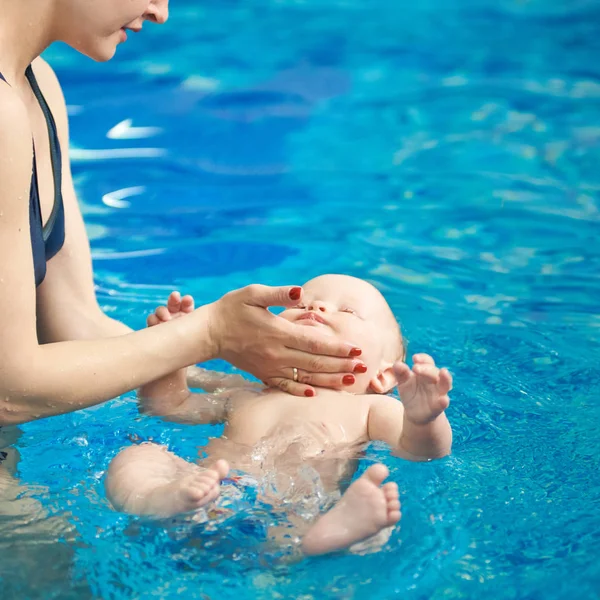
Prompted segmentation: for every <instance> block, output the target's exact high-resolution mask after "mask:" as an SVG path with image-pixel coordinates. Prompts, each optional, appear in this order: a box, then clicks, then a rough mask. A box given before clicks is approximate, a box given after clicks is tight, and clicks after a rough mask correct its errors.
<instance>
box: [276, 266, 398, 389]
mask: <svg viewBox="0 0 600 600" xmlns="http://www.w3.org/2000/svg"><path fill="white" fill-rule="evenodd" d="M303 290H304V293H303V296H302V298H301V300H300V302H299V303H298V305H297V306H295V307H293V308H290V309H287V310H285V311H284V312H283V313H281V316H282V317H283V318H285V319H287V320H288V321H292V322H294V323H296V324H298V325H304V326H307V327H318V328H319V329H322V330H323V331H324V332H327V333H329V334H330V335H333V336H335V337H337V338H339V339H340V340H344V341H347V342H352V343H354V344H357V345H358V346H359V347H360V348H361V350H362V354H361V356H360V360H362V361H363V362H364V363H365V365H366V366H367V369H368V370H367V372H366V373H365V374H356V375H355V377H356V383H355V384H354V385H353V386H348V387H347V388H344V389H345V390H346V391H349V392H353V393H356V394H364V393H367V392H371V393H377V394H385V393H386V392H388V391H389V390H391V389H392V388H393V387H394V385H395V378H394V373H393V369H392V365H393V364H394V363H395V362H396V361H397V360H404V358H405V354H406V350H405V345H404V340H403V338H402V334H401V332H400V327H399V325H398V322H397V321H396V319H395V317H394V314H393V313H392V310H391V309H390V307H389V306H388V303H387V302H386V300H385V298H384V297H383V296H382V295H381V293H380V292H379V290H377V289H376V288H375V287H373V286H372V285H371V284H370V283H367V282H366V281H363V280H362V279H357V278H356V277H350V276H348V275H321V276H320V277H316V278H315V279H311V280H310V281H309V282H307V283H306V284H305V285H304V286H303Z"/></svg>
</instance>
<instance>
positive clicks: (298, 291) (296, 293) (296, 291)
mask: <svg viewBox="0 0 600 600" xmlns="http://www.w3.org/2000/svg"><path fill="white" fill-rule="evenodd" d="M301 295H302V288H301V287H294V288H292V289H291V290H290V298H291V299H292V300H300V296H301Z"/></svg>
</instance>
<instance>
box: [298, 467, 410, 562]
mask: <svg viewBox="0 0 600 600" xmlns="http://www.w3.org/2000/svg"><path fill="white" fill-rule="evenodd" d="M388 475H389V471H388V470H387V468H386V467H385V466H384V465H373V466H372V467H370V468H369V469H367V471H366V472H365V473H364V474H363V475H362V476H361V477H360V478H359V479H357V480H356V481H355V482H354V483H353V484H352V485H351V486H350V487H349V488H348V490H347V492H346V493H345V494H344V495H343V497H342V499H341V500H340V501H339V502H338V503H337V504H336V505H335V506H334V507H333V508H332V509H331V510H330V511H329V512H328V513H326V514H325V515H323V516H322V517H321V518H320V519H319V520H318V521H317V522H316V523H315V524H314V525H313V526H312V527H311V528H310V529H309V530H308V532H307V534H306V535H305V536H304V539H303V540H302V549H303V551H304V552H305V554H309V555H314V554H325V553H327V552H334V551H336V550H341V549H343V548H348V547H350V546H352V544H355V543H356V542H360V541H361V540H364V539H366V538H369V537H371V536H373V535H375V534H376V533H379V532H380V531H381V530H382V529H385V528H386V527H390V526H392V525H394V524H396V523H397V522H398V521H399V520H400V516H401V515H400V500H399V498H398V486H397V485H396V484H395V483H386V484H385V485H383V486H382V485H381V484H382V483H383V480H384V479H385V478H386V477H387V476H388Z"/></svg>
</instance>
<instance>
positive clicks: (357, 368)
mask: <svg viewBox="0 0 600 600" xmlns="http://www.w3.org/2000/svg"><path fill="white" fill-rule="evenodd" d="M366 372H367V365H362V364H361V365H356V366H355V367H354V373H366Z"/></svg>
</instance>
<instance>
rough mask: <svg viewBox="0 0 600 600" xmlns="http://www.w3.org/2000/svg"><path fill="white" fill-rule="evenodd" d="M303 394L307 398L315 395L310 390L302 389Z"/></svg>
mask: <svg viewBox="0 0 600 600" xmlns="http://www.w3.org/2000/svg"><path fill="white" fill-rule="evenodd" d="M304 395H305V396H307V397H308V398H312V397H313V396H314V395H315V393H314V392H313V391H312V390H304Z"/></svg>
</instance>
